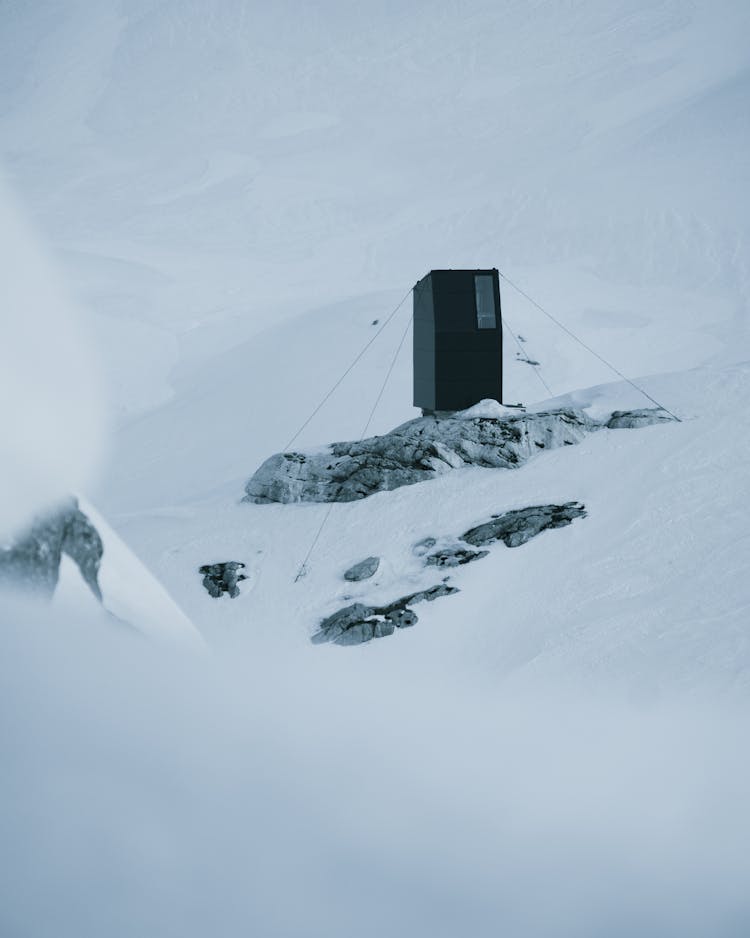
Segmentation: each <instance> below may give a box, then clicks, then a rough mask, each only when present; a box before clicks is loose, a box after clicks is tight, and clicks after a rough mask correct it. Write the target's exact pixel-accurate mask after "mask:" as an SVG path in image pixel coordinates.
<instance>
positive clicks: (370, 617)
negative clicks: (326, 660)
mask: <svg viewBox="0 0 750 938" xmlns="http://www.w3.org/2000/svg"><path fill="white" fill-rule="evenodd" d="M457 592H458V589H457V588H456V587H455V586H448V584H447V583H445V582H443V583H438V584H437V585H436V586H431V587H430V588H429V589H427V590H422V591H420V592H419V593H412V594H410V595H409V596H402V597H401V599H396V600H395V601H394V602H392V603H389V604H388V605H386V606H366V605H365V604H364V603H352V604H351V605H350V606H345V607H344V608H343V609H339V611H338V612H334V613H333V615H330V616H328V618H326V619H323V621H322V622H321V623H320V625H319V627H318V631H317V632H316V633H315V634H314V635H313V636H312V639H311V641H312V642H313V643H314V644H315V645H320V644H322V643H323V642H334V643H335V644H336V645H361V644H362V643H363V642H369V641H371V640H372V639H373V638H383V637H384V636H386V635H392V634H393V632H394V631H395V630H396V629H405V628H409V627H410V626H412V625H415V624H416V622H417V621H418V619H417V614H416V613H415V612H414V610H413V609H410V608H409V606H411V605H414V603H419V602H424V601H427V602H431V601H432V600H434V599H437V598H438V597H439V596H450V594H451V593H457Z"/></svg>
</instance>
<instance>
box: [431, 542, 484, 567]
mask: <svg viewBox="0 0 750 938" xmlns="http://www.w3.org/2000/svg"><path fill="white" fill-rule="evenodd" d="M487 554H489V551H488V550H470V549H469V548H468V547H461V546H455V547H443V548H441V549H440V550H436V551H434V553H432V554H428V555H427V557H425V563H426V564H427V565H428V566H431V567H460V566H463V564H465V563H471V562H472V560H481V559H482V557H486V556H487Z"/></svg>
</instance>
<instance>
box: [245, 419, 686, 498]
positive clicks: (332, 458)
mask: <svg viewBox="0 0 750 938" xmlns="http://www.w3.org/2000/svg"><path fill="white" fill-rule="evenodd" d="M669 419H670V418H669V417H668V416H667V415H666V414H665V413H664V412H663V411H648V410H639V411H627V412H626V411H616V412H615V414H613V415H612V417H611V418H610V423H599V422H597V421H594V420H592V419H591V418H590V417H588V416H587V415H586V414H585V413H584V412H583V411H582V410H575V409H572V408H562V409H559V410H549V411H543V412H540V413H525V412H522V413H519V414H509V415H503V416H495V417H490V416H472V415H471V411H467V412H465V414H464V415H462V414H460V413H459V414H456V415H453V416H448V417H440V418H437V417H420V418H418V419H416V420H410V421H409V422H408V423H405V424H403V425H402V426H400V427H397V428H396V429H395V430H392V431H391V432H390V433H386V434H384V435H383V436H374V437H370V438H368V439H366V440H359V441H357V442H350V443H333V444H332V445H330V446H327V447H325V448H322V449H320V450H318V451H315V452H310V453H299V452H293V453H278V454H276V455H275V456H271V457H270V459H267V460H266V461H265V462H264V463H263V465H262V466H261V467H260V468H259V469H258V471H257V472H256V473H255V475H253V477H252V478H251V479H250V480H249V481H248V483H247V485H246V486H245V497H244V501H248V502H255V503H257V504H266V503H269V502H284V503H287V502H351V501H356V500H358V499H360V498H366V497H367V496H368V495H372V494H373V493H374V492H380V491H388V490H391V489H396V488H399V487H400V486H402V485H413V484H414V483H416V482H423V481H425V480H427V479H433V478H435V477H436V476H438V475H441V474H442V473H445V472H450V471H451V470H453V469H460V468H464V467H466V466H484V467H489V468H498V469H514V468H516V467H518V466H520V465H523V463H525V462H526V461H527V460H528V459H530V458H531V457H532V456H533V455H535V454H536V453H538V452H540V451H541V450H545V449H554V448H556V447H559V446H571V445H573V444H575V443H579V442H580V441H581V440H582V439H583V437H584V436H585V435H586V433H588V432H591V431H593V430H598V429H600V428H602V427H604V426H609V425H610V424H611V426H612V427H613V428H616V427H625V426H645V425H646V424H647V423H649V422H650V423H661V422H663V421H664V420H669ZM628 421H630V422H628Z"/></svg>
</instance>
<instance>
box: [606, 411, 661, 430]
mask: <svg viewBox="0 0 750 938" xmlns="http://www.w3.org/2000/svg"><path fill="white" fill-rule="evenodd" d="M673 419H674V418H673V417H670V415H669V414H668V413H667V412H666V411H665V410H662V409H661V408H654V407H644V408H641V409H640V410H614V411H612V416H611V417H610V418H609V420H608V421H607V427H608V428H609V429H610V430H634V429H637V428H638V427H649V426H651V425H652V424H655V423H671V422H672V421H673Z"/></svg>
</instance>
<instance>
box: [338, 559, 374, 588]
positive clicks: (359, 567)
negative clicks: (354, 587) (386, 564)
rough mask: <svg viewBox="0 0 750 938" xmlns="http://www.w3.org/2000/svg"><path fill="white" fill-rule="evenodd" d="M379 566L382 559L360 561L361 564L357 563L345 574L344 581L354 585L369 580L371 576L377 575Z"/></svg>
mask: <svg viewBox="0 0 750 938" xmlns="http://www.w3.org/2000/svg"><path fill="white" fill-rule="evenodd" d="M379 566H380V557H366V558H365V559H364V560H360V562H359V563H355V564H354V566H353V567H349V569H348V570H347V571H346V573H344V579H345V580H349V581H351V582H354V583H357V582H359V581H360V580H369V579H370V577H371V576H374V575H375V574H376V573H377V570H378V567H379Z"/></svg>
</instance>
